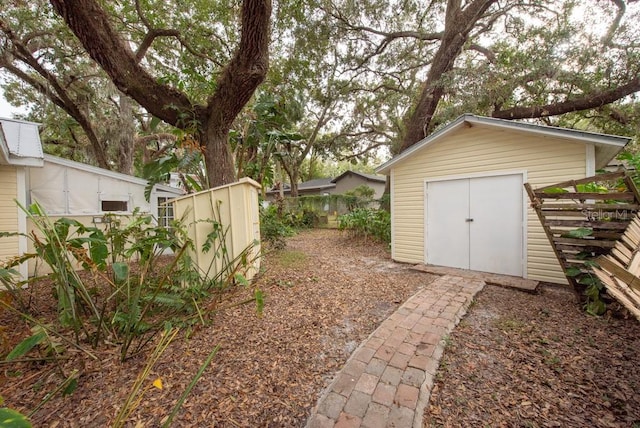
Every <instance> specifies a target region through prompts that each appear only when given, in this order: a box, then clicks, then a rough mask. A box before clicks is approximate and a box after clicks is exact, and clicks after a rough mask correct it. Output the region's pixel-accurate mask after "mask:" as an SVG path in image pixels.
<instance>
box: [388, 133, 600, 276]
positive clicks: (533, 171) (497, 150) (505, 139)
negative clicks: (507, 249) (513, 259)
mask: <svg viewBox="0 0 640 428" xmlns="http://www.w3.org/2000/svg"><path fill="white" fill-rule="evenodd" d="M588 152H591V153H593V146H592V145H590V144H584V143H579V142H574V141H568V140H563V139H561V138H552V137H546V136H540V135H532V134H529V133H527V132H517V131H512V130H498V129H491V128H481V127H461V128H460V129H458V130H456V131H453V132H451V133H449V134H448V135H447V138H443V139H441V140H440V141H435V142H434V143H433V144H431V145H430V146H428V147H425V148H424V149H423V150H419V151H416V152H415V153H413V154H412V156H410V157H407V158H406V159H404V160H403V161H402V162H400V163H399V164H398V165H397V166H395V167H394V168H393V169H392V170H391V186H392V214H393V218H394V220H393V237H392V257H393V259H394V260H397V261H401V262H408V263H424V262H425V253H424V250H425V219H424V206H425V200H424V192H425V181H426V180H427V179H433V178H439V177H465V176H473V175H478V174H487V175H491V173H492V172H493V173H500V172H508V171H526V176H525V177H524V180H525V181H527V182H529V183H530V184H531V185H532V186H533V187H540V186H545V185H549V184H553V183H557V182H561V181H564V180H569V179H577V178H582V177H585V176H587V175H588V171H587V165H588V162H587V153H588ZM591 163H592V162H591ZM523 191H524V189H523ZM526 217H527V218H526V223H527V224H526V226H527V228H526V233H525V237H526V243H527V245H526V272H527V275H526V276H527V277H528V278H531V279H535V280H540V281H549V282H558V283H566V279H565V277H564V274H563V273H562V270H561V269H560V266H559V264H558V262H557V260H556V258H555V255H554V253H553V250H552V249H551V246H550V245H549V242H548V241H547V238H546V236H545V234H544V231H543V230H542V227H541V226H540V224H539V221H538V218H537V217H536V214H535V212H534V211H533V210H532V209H531V208H528V209H527V216H526ZM427 239H428V237H427Z"/></svg>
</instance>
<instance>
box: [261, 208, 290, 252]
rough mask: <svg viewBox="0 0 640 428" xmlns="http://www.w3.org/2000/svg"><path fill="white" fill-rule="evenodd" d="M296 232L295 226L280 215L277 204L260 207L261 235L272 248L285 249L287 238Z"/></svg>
mask: <svg viewBox="0 0 640 428" xmlns="http://www.w3.org/2000/svg"><path fill="white" fill-rule="evenodd" d="M294 234H295V230H294V228H293V227H292V226H291V225H290V224H289V222H287V221H285V220H284V219H283V218H282V217H281V216H280V215H279V213H278V207H277V206H276V205H275V204H271V205H269V206H267V207H263V208H261V209H260V237H261V238H262V241H263V242H266V243H267V244H268V245H269V246H270V247H271V248H274V249H277V250H280V249H283V248H284V247H285V245H286V242H285V238H286V237H289V236H293V235H294Z"/></svg>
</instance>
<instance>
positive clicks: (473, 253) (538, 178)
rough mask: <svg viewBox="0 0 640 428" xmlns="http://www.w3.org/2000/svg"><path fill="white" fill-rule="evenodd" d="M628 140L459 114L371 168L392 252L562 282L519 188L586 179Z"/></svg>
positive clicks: (425, 260)
mask: <svg viewBox="0 0 640 428" xmlns="http://www.w3.org/2000/svg"><path fill="white" fill-rule="evenodd" d="M629 141H630V138H627V137H620V136H613V135H603V134H597V133H591V132H584V131H577V130H572V129H562V128H554V127H548V126H541V125H534V124H529V123H522V122H514V121H507V120H502V119H494V118H487V117H481V116H475V115H471V114H465V115H463V116H461V117H459V118H458V119H456V120H455V121H454V122H452V123H450V124H449V125H447V126H445V127H444V128H442V129H440V130H439V131H437V132H435V133H433V134H432V135H430V136H428V137H427V138H425V139H423V140H421V141H420V142H418V143H417V144H415V145H413V146H412V147H410V148H409V149H407V150H405V151H404V152H402V153H401V154H400V155H398V156H396V157H394V158H392V159H391V160H389V161H387V162H386V163H384V164H383V165H381V166H380V167H378V169H377V170H376V172H378V173H381V174H386V175H388V176H389V177H390V180H391V183H390V184H391V222H392V225H391V249H392V258H393V259H394V260H396V261H399V262H407V263H425V264H431V265H439V266H449V267H455V268H463V269H471V270H477V271H483V272H491V273H498V274H507V275H513V276H518V277H523V278H529V279H534V280H538V281H548V282H555V283H561V284H566V278H565V276H564V274H563V272H562V270H561V268H560V266H559V264H558V262H557V259H556V257H555V255H554V253H553V250H552V248H551V246H550V245H549V242H548V240H547V237H546V236H545V233H544V231H543V229H542V226H541V225H540V222H539V220H538V218H537V217H536V214H535V213H534V212H533V210H532V209H531V208H530V207H529V206H528V203H527V201H528V199H527V197H526V194H525V190H524V187H523V184H524V183H526V182H528V183H530V184H531V185H532V186H533V187H541V186H545V185H551V184H553V183H558V182H562V181H565V180H571V179H579V178H583V177H587V176H591V175H594V174H595V172H596V170H598V169H600V168H603V167H604V166H605V165H607V163H608V162H609V161H611V159H613V158H614V157H615V156H616V155H617V154H618V153H619V152H620V150H622V148H623V147H624V146H625V145H626V144H627V143H628V142H629Z"/></svg>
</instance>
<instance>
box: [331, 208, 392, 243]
mask: <svg viewBox="0 0 640 428" xmlns="http://www.w3.org/2000/svg"><path fill="white" fill-rule="evenodd" d="M338 228H339V229H340V230H348V231H350V232H351V233H353V234H354V235H355V236H359V237H364V238H368V237H373V238H374V239H377V240H379V241H382V242H386V243H390V242H391V215H390V214H389V213H388V212H387V211H384V210H373V209H369V208H358V209H355V210H353V211H351V212H350V213H347V214H344V215H341V216H340V217H338Z"/></svg>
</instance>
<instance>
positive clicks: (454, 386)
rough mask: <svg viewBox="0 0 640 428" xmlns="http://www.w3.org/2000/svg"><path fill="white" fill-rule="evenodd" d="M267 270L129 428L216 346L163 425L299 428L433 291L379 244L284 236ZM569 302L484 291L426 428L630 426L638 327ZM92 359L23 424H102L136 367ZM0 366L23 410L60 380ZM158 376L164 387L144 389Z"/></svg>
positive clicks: (190, 342) (6, 387)
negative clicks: (380, 337) (257, 290)
mask: <svg viewBox="0 0 640 428" xmlns="http://www.w3.org/2000/svg"><path fill="white" fill-rule="evenodd" d="M264 266H265V272H264V274H263V275H262V277H261V278H260V280H259V285H260V287H261V288H262V289H263V290H264V291H265V293H266V295H267V300H266V304H265V310H264V314H263V316H262V317H258V316H256V314H255V311H254V309H253V307H250V306H246V307H240V308H235V309H233V310H227V311H223V312H221V313H218V314H217V315H216V317H215V318H214V323H213V325H211V326H207V327H198V328H196V329H195V330H193V331H191V332H189V334H187V332H184V333H181V335H180V336H179V337H178V338H177V339H176V340H175V341H174V342H173V343H172V344H171V346H170V347H169V348H168V350H167V351H166V353H165V354H164V355H163V357H162V358H161V360H160V362H159V363H158V365H157V366H156V367H155V369H154V371H153V373H152V375H151V376H150V378H149V382H148V383H149V385H147V386H146V393H145V395H144V397H143V399H142V401H141V403H140V405H139V406H138V408H137V410H136V411H135V412H134V413H133V416H132V417H131V419H130V423H129V426H132V427H134V426H136V427H157V426H160V425H161V421H162V420H163V418H165V417H166V416H167V414H168V413H169V412H170V411H171V409H172V407H173V405H174V403H175V402H176V401H177V399H178V397H179V396H180V394H181V393H182V391H184V389H185V387H186V386H187V384H188V383H189V381H190V380H191V378H192V377H193V375H194V374H195V373H196V371H197V370H198V367H199V366H200V364H201V363H202V362H203V361H204V359H205V358H206V356H207V355H208V354H209V352H211V350H212V349H213V348H214V347H215V346H216V345H220V346H221V349H220V351H219V353H218V354H217V355H216V357H215V359H214V362H213V363H212V364H211V366H210V367H209V368H208V369H207V371H206V372H205V374H204V376H203V377H202V378H201V379H200V381H199V382H198V384H197V385H196V387H195V388H194V390H193V391H192V393H191V395H190V396H189V398H188V399H187V401H186V403H185V405H184V406H183V408H182V411H181V412H180V413H179V415H178V417H177V418H176V421H175V423H174V426H181V427H193V426H201V427H300V426H304V424H305V422H306V418H307V416H308V414H309V412H310V409H311V407H312V406H313V405H315V403H316V400H317V399H318V397H319V395H320V393H321V391H322V390H323V388H324V387H325V386H326V385H328V383H329V382H330V380H331V378H332V376H333V375H334V373H335V372H336V371H337V370H338V369H339V368H340V367H341V366H342V364H343V363H344V362H345V360H346V359H347V357H348V356H349V354H350V353H351V352H352V351H353V350H354V349H355V347H356V346H357V345H358V343H360V342H361V341H362V340H364V339H365V338H366V337H367V336H368V335H369V334H370V333H371V332H372V331H373V330H374V329H375V328H376V327H377V325H378V324H379V323H380V322H381V321H382V320H383V319H385V318H386V317H387V316H388V315H390V314H391V313H392V312H393V311H394V310H395V309H396V308H397V307H398V306H399V304H400V303H401V302H403V301H404V300H406V299H407V298H408V297H409V296H411V295H412V294H413V293H414V292H415V291H416V290H417V289H418V288H419V287H421V286H423V285H426V284H428V283H429V282H431V281H432V280H433V277H432V276H430V275H428V274H425V273H418V272H413V271H411V270H409V267H408V266H406V265H399V264H395V263H393V262H391V260H390V257H389V255H388V253H387V252H386V251H385V249H384V247H383V246H381V245H377V244H373V243H371V242H359V241H356V240H352V239H349V238H348V237H346V236H344V235H341V234H340V233H339V232H337V231H329V230H314V231H308V232H303V233H301V234H299V235H298V236H296V237H293V238H291V239H289V240H288V246H287V248H286V249H285V250H284V251H282V252H278V253H272V254H269V255H268V256H267V258H266V260H265V262H264ZM39 292H40V295H41V296H45V295H50V294H47V293H46V292H44V291H43V290H40V291H39ZM242 297H243V296H240V295H239V296H237V298H238V300H240V299H241V298H242ZM572 299H573V295H572V294H571V293H570V292H567V291H563V290H559V289H557V288H554V287H544V288H543V289H542V294H540V295H535V296H533V295H528V294H525V293H521V292H517V291H511V290H505V289H500V288H496V287H491V286H488V287H487V288H486V289H485V290H484V291H483V292H482V293H481V294H480V295H479V296H478V299H477V302H476V303H475V304H474V305H473V306H472V308H471V309H470V313H469V315H468V317H466V318H465V319H464V320H463V321H462V323H461V325H460V326H459V328H458V329H456V331H455V332H454V333H453V334H452V335H451V336H450V337H449V338H447V343H448V347H447V351H446V354H445V357H444V359H443V365H442V367H441V370H440V372H439V373H438V376H437V378H438V380H437V385H436V388H435V391H434V394H433V400H432V402H431V405H430V406H429V407H428V409H427V413H426V414H425V416H426V417H427V421H426V422H425V426H428V427H430V426H485V425H486V426H492V427H495V426H531V427H535V426H603V427H609V426H616V427H618V426H620V427H622V426H625V427H632V426H634V423H638V424H640V398H639V396H638V394H637V391H639V390H640V370H637V367H638V366H639V363H640V352H639V351H640V323H638V322H636V321H635V320H632V319H629V320H627V319H617V318H615V319H607V318H605V319H596V318H592V317H590V316H588V315H585V314H584V313H582V312H581V311H580V310H579V309H578V308H577V307H576V306H575V304H574V303H573V300H572ZM45 300H46V299H45ZM43 303H46V302H43ZM49 303H50V302H49ZM44 306H46V305H44V304H43V307H44ZM40 316H41V317H47V316H52V313H49V312H47V311H46V310H44V311H42V312H41V313H40ZM0 323H1V326H2V331H1V333H2V337H3V338H4V340H5V341H9V342H12V343H16V341H17V340H19V339H20V335H22V337H25V336H26V334H28V328H27V326H26V324H25V323H24V322H23V321H20V320H17V319H16V318H14V317H12V316H11V315H10V314H8V313H6V312H0ZM94 352H95V353H96V354H97V355H98V357H99V360H98V361H94V360H92V359H89V358H87V357H85V356H84V354H81V353H79V352H74V351H67V353H66V355H65V358H68V359H67V360H63V361H62V368H63V371H64V372H67V373H68V372H70V371H71V370H72V369H77V370H79V371H80V376H79V379H78V388H77V390H76V391H75V392H74V393H73V394H72V395H69V396H67V397H62V396H61V395H60V394H56V395H55V397H54V398H53V399H52V400H50V401H49V402H48V403H46V404H45V405H43V406H42V407H41V408H40V409H39V410H38V411H37V412H36V413H35V414H34V415H33V417H32V421H33V423H34V426H35V427H106V426H110V423H111V422H112V421H113V420H114V418H115V415H116V414H117V412H118V410H119V409H120V407H121V405H122V403H123V402H124V400H125V397H126V396H127V394H128V392H129V391H130V389H131V386H132V384H133V382H134V380H135V378H136V376H137V375H138V373H139V371H140V370H141V368H142V367H143V366H144V356H140V357H138V358H133V359H131V360H129V361H127V362H125V363H120V362H119V360H118V353H117V349H116V348H106V347H105V348H101V349H98V350H96V351H94ZM1 367H2V372H1V373H0V395H2V396H3V397H4V399H5V403H6V404H7V405H8V406H10V407H13V408H16V409H18V410H21V411H23V412H25V413H28V412H30V411H31V410H32V409H34V408H36V406H38V405H39V403H41V401H42V400H43V398H44V397H45V396H46V395H47V394H48V393H49V392H51V391H53V390H54V389H55V388H56V386H58V385H59V384H60V381H61V378H60V374H59V371H58V370H57V369H56V367H55V365H53V364H51V363H39V364H35V363H20V364H15V363H13V364H2V366H1ZM157 377H160V378H161V379H162V382H163V389H162V390H159V389H156V388H153V387H152V386H151V385H150V383H151V381H152V379H155V378H157ZM638 426H640V425H638Z"/></svg>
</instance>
